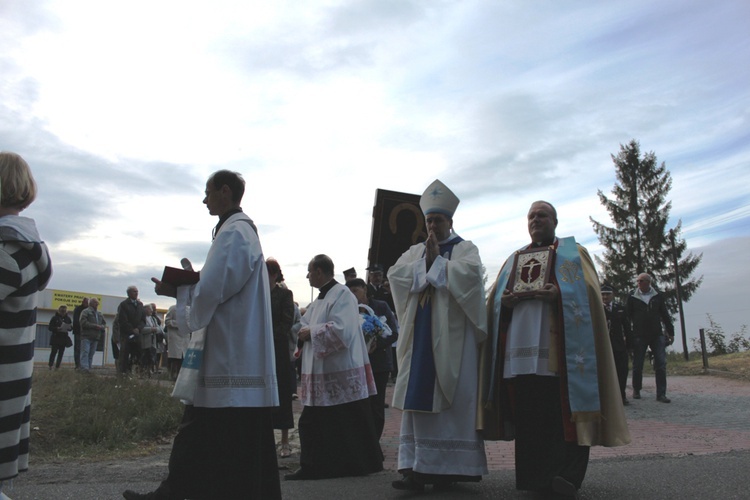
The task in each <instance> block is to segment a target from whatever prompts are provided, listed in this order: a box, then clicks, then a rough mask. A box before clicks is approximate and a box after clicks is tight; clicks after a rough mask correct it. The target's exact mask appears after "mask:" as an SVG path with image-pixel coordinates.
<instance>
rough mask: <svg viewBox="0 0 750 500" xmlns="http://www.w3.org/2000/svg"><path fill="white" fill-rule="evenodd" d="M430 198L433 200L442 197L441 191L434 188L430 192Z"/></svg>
mask: <svg viewBox="0 0 750 500" xmlns="http://www.w3.org/2000/svg"><path fill="white" fill-rule="evenodd" d="M430 196H431V197H432V199H433V200H434V199H435V198H438V197H440V196H443V190H442V189H440V188H439V187H437V186H436V187H435V189H433V190H432V191H430Z"/></svg>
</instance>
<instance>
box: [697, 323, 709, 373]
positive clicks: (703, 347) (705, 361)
mask: <svg viewBox="0 0 750 500" xmlns="http://www.w3.org/2000/svg"><path fill="white" fill-rule="evenodd" d="M698 331H699V332H700V336H701V355H702V356H703V371H707V370H708V353H707V352H706V332H705V331H703V328H701V329H700V330H698Z"/></svg>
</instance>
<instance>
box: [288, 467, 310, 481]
mask: <svg viewBox="0 0 750 500" xmlns="http://www.w3.org/2000/svg"><path fill="white" fill-rule="evenodd" d="M305 479H311V478H310V476H308V475H307V474H305V472H304V471H303V470H302V469H299V470H298V471H297V472H294V473H292V474H286V475H284V481H301V480H305Z"/></svg>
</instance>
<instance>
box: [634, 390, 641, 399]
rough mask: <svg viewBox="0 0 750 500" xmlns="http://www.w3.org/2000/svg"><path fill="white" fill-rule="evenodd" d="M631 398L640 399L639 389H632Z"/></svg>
mask: <svg viewBox="0 0 750 500" xmlns="http://www.w3.org/2000/svg"><path fill="white" fill-rule="evenodd" d="M633 399H641V391H636V390H635V389H633Z"/></svg>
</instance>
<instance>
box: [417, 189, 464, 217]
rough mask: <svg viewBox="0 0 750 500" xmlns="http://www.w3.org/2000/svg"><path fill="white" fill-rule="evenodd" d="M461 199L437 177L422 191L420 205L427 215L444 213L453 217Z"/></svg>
mask: <svg viewBox="0 0 750 500" xmlns="http://www.w3.org/2000/svg"><path fill="white" fill-rule="evenodd" d="M460 201H461V200H459V199H458V197H457V196H456V195H455V194H453V191H451V190H450V189H448V186H446V185H445V184H443V183H442V182H440V181H439V180H438V179H435V180H434V181H433V183H432V184H430V185H429V186H427V189H425V190H424V193H422V197H421V198H420V199H419V207H420V208H421V209H422V213H424V214H425V215H427V214H443V215H445V216H446V217H448V218H449V219H452V218H453V214H454V213H455V212H456V207H458V204H459V203H460Z"/></svg>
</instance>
